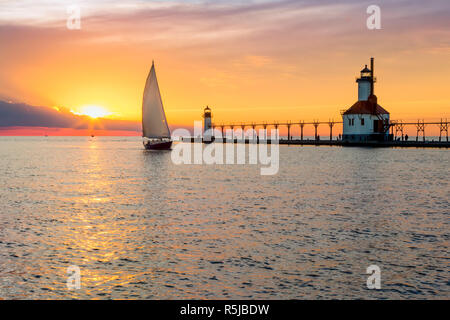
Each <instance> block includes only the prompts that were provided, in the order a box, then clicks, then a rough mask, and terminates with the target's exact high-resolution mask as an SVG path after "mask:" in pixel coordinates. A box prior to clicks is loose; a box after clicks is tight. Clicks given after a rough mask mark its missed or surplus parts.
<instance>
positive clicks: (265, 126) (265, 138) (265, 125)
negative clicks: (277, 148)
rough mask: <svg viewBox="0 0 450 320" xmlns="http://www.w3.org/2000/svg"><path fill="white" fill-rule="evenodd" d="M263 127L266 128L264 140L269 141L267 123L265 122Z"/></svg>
mask: <svg viewBox="0 0 450 320" xmlns="http://www.w3.org/2000/svg"><path fill="white" fill-rule="evenodd" d="M263 128H264V140H266V141H267V123H263Z"/></svg>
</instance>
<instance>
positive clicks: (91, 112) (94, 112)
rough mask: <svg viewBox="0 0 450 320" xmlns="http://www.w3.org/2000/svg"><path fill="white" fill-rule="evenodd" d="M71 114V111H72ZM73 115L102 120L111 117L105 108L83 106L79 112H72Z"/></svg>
mask: <svg viewBox="0 0 450 320" xmlns="http://www.w3.org/2000/svg"><path fill="white" fill-rule="evenodd" d="M72 112H73V111H72ZM73 113H74V114H77V115H81V116H88V117H91V118H93V119H97V118H103V117H106V116H109V115H111V114H112V113H111V112H108V111H107V110H106V109H105V108H103V107H100V106H92V105H90V106H83V107H81V109H80V112H73Z"/></svg>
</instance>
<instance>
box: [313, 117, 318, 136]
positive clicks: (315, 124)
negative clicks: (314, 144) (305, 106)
mask: <svg viewBox="0 0 450 320" xmlns="http://www.w3.org/2000/svg"><path fill="white" fill-rule="evenodd" d="M313 126H314V139H315V140H316V141H317V140H319V136H318V134H317V127H319V122H318V121H316V120H314V122H313Z"/></svg>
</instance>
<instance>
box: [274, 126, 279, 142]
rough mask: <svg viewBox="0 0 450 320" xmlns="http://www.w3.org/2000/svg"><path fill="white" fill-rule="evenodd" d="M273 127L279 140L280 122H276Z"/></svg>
mask: <svg viewBox="0 0 450 320" xmlns="http://www.w3.org/2000/svg"><path fill="white" fill-rule="evenodd" d="M273 126H274V127H275V138H276V139H277V140H279V136H278V126H279V124H278V122H275V123H274V125H273Z"/></svg>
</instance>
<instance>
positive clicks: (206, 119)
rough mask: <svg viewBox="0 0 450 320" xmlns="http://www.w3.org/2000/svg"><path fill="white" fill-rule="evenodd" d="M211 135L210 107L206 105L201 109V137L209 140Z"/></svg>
mask: <svg viewBox="0 0 450 320" xmlns="http://www.w3.org/2000/svg"><path fill="white" fill-rule="evenodd" d="M211 137H212V113H211V109H210V108H209V107H208V106H206V108H205V109H204V110H203V139H204V140H211Z"/></svg>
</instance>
